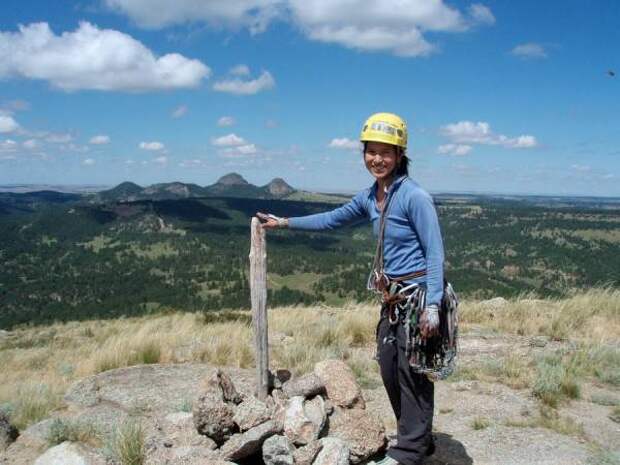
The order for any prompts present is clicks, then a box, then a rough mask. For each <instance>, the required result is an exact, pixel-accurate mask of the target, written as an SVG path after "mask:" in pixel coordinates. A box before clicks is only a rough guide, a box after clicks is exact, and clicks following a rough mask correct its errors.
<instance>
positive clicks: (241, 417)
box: [233, 396, 271, 432]
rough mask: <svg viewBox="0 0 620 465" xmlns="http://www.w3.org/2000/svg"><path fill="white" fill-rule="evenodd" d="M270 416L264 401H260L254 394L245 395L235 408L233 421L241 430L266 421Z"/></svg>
mask: <svg viewBox="0 0 620 465" xmlns="http://www.w3.org/2000/svg"><path fill="white" fill-rule="evenodd" d="M270 418H271V415H270V412H269V409H268V408H267V406H266V405H265V403H264V402H261V401H260V400H258V399H257V398H256V397H254V396H247V397H246V398H245V399H243V401H242V402H241V403H240V404H239V405H237V407H236V408H235V415H234V417H233V421H234V422H235V423H236V424H237V426H238V427H239V429H240V430H241V431H242V432H243V431H247V430H249V429H250V428H253V427H255V426H257V425H260V424H261V423H264V422H266V421H267V420H269V419H270Z"/></svg>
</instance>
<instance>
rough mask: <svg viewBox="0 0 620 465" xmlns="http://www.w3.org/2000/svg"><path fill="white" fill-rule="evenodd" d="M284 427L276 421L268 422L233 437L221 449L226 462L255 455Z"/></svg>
mask: <svg viewBox="0 0 620 465" xmlns="http://www.w3.org/2000/svg"><path fill="white" fill-rule="evenodd" d="M281 431H282V425H280V424H278V422H276V421H274V420H269V421H266V422H265V423H261V424H260V425H258V426H255V427H254V428H252V429H249V430H247V431H246V432H245V433H238V434H235V435H233V436H232V437H231V438H230V439H229V440H228V441H227V442H226V444H224V445H223V446H222V448H221V456H222V458H224V459H226V460H238V459H242V458H245V457H249V456H250V455H254V454H255V453H257V452H258V451H260V448H261V446H262V444H263V441H264V440H265V439H267V438H268V437H269V436H273V435H274V434H277V433H280V432H281Z"/></svg>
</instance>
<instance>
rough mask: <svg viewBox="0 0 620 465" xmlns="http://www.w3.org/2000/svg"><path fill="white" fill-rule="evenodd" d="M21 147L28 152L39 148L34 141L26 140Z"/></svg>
mask: <svg viewBox="0 0 620 465" xmlns="http://www.w3.org/2000/svg"><path fill="white" fill-rule="evenodd" d="M22 146H23V147H24V148H26V149H28V150H33V149H36V148H37V147H38V146H39V143H38V142H37V141H36V140H34V139H28V140H26V141H24V142H23V143H22Z"/></svg>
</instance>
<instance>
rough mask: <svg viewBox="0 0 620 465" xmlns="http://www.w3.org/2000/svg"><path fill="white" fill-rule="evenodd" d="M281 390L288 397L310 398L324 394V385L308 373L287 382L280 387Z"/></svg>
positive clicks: (315, 376)
mask: <svg viewBox="0 0 620 465" xmlns="http://www.w3.org/2000/svg"><path fill="white" fill-rule="evenodd" d="M282 390H283V391H284V393H285V394H286V395H287V396H288V397H295V396H303V397H312V396H316V395H317V394H321V393H322V392H325V385H324V384H323V381H321V378H319V377H318V376H317V375H315V374H314V373H308V374H306V375H303V376H301V377H299V378H293V379H291V380H289V381H287V382H286V383H284V385H283V386H282Z"/></svg>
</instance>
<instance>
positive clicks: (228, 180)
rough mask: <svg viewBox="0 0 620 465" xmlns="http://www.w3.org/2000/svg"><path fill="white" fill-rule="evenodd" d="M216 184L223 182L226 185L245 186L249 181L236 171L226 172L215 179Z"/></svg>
mask: <svg viewBox="0 0 620 465" xmlns="http://www.w3.org/2000/svg"><path fill="white" fill-rule="evenodd" d="M216 184H224V185H226V186H247V185H248V184H249V182H247V181H246V180H245V179H243V176H241V175H240V174H238V173H228V174H226V175H224V176H222V177H221V178H220V179H218V180H217V182H216Z"/></svg>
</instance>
